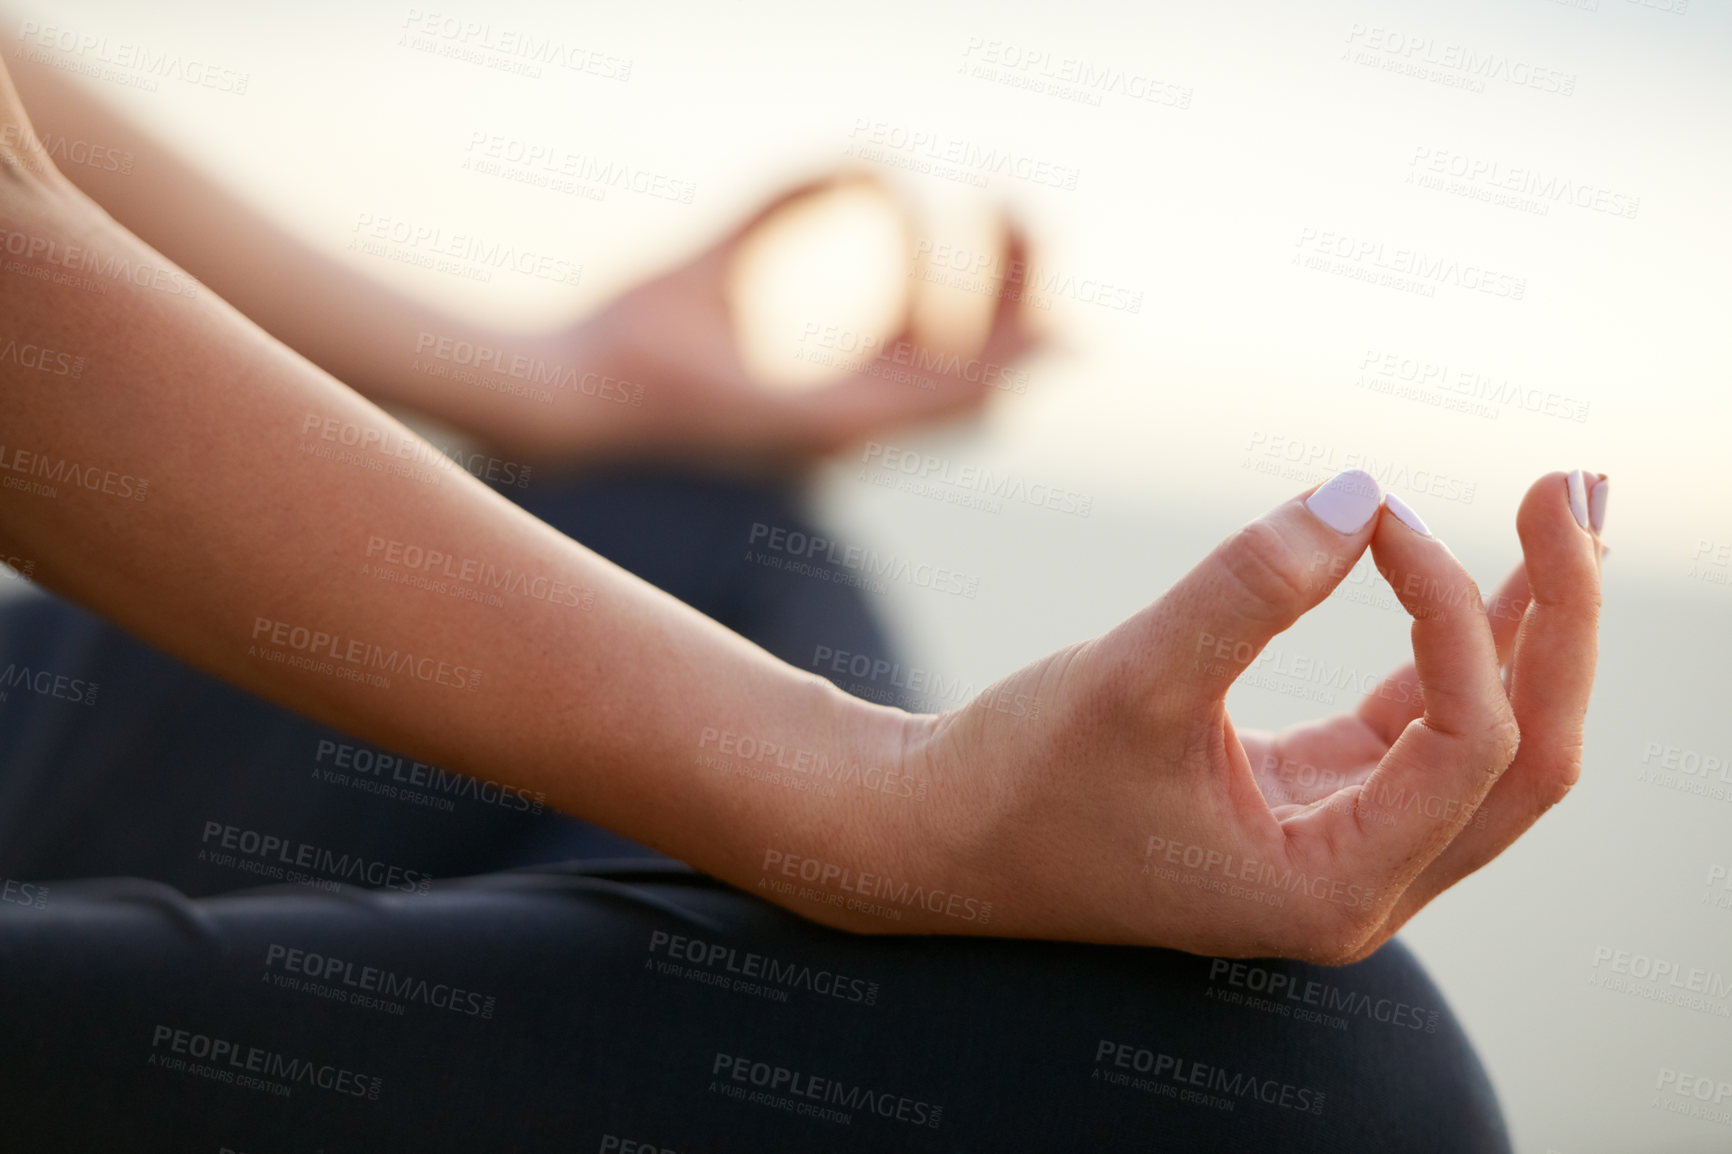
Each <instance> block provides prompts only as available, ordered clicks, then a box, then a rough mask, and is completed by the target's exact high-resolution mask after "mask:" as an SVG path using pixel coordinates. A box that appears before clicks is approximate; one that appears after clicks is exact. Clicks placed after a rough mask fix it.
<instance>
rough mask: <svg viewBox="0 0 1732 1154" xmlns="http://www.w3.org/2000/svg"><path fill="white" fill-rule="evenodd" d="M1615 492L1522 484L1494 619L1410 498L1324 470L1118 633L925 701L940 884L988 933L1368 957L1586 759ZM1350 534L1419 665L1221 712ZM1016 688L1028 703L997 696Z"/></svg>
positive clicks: (1576, 481)
mask: <svg viewBox="0 0 1732 1154" xmlns="http://www.w3.org/2000/svg"><path fill="white" fill-rule="evenodd" d="M1608 489H1609V486H1608V485H1607V483H1606V482H1605V480H1604V478H1602V477H1599V475H1598V474H1593V473H1589V474H1586V475H1585V476H1580V475H1573V476H1572V478H1566V477H1565V475H1564V474H1562V473H1554V474H1551V475H1548V476H1546V477H1542V478H1541V479H1540V480H1539V481H1537V482H1536V483H1535V484H1534V486H1533V487H1532V488H1531V489H1530V490H1529V491H1528V494H1527V496H1526V499H1525V500H1524V501H1523V502H1522V506H1521V509H1520V512H1519V514H1518V515H1517V519H1516V528H1517V531H1518V533H1519V535H1520V538H1521V543H1522V550H1523V556H1524V565H1523V566H1522V567H1520V568H1518V569H1517V571H1516V573H1515V575H1514V576H1513V577H1512V578H1511V579H1510V581H1509V582H1508V583H1507V584H1506V586H1505V588H1504V590H1503V592H1502V593H1501V594H1500V595H1499V596H1498V597H1497V598H1496V599H1495V600H1494V602H1493V605H1492V608H1491V611H1490V612H1489V614H1488V611H1487V608H1486V607H1485V606H1484V604H1483V603H1482V601H1481V598H1480V596H1479V591H1478V589H1477V587H1476V586H1475V585H1474V583H1473V580H1472V579H1471V578H1470V577H1469V576H1468V575H1467V573H1466V571H1465V570H1464V569H1463V568H1462V566H1461V564H1460V562H1458V561H1457V560H1456V558H1455V556H1454V555H1453V554H1452V553H1451V552H1450V551H1449V549H1448V548H1447V547H1446V546H1445V545H1444V544H1443V543H1442V542H1441V541H1439V540H1437V539H1436V538H1435V537H1433V536H1431V535H1429V533H1427V532H1424V531H1421V530H1418V529H1415V528H1413V527H1410V525H1409V523H1408V522H1407V521H1406V520H1404V517H1406V518H1411V519H1412V520H1413V521H1414V522H1416V523H1417V522H1418V518H1417V516H1416V515H1414V514H1412V512H1411V510H1408V509H1407V508H1406V506H1404V505H1402V504H1401V502H1399V501H1398V500H1396V499H1395V498H1389V503H1388V504H1383V503H1380V493H1379V491H1378V487H1377V485H1376V482H1375V481H1373V480H1372V478H1371V477H1370V476H1369V475H1367V474H1365V473H1361V472H1357V471H1354V472H1348V473H1343V474H1341V475H1340V476H1338V477H1336V478H1334V479H1333V480H1331V481H1330V482H1329V483H1327V484H1326V485H1324V486H1321V487H1320V488H1319V489H1318V490H1316V491H1314V493H1312V494H1311V495H1309V497H1308V498H1294V499H1293V500H1291V501H1289V502H1287V503H1286V504H1284V505H1282V506H1281V507H1279V508H1278V509H1276V510H1274V511H1273V512H1272V513H1270V514H1268V515H1267V516H1265V517H1263V518H1261V519H1260V520H1258V521H1255V522H1253V523H1252V524H1250V525H1248V526H1246V527H1245V528H1244V529H1242V530H1241V531H1239V532H1238V533H1237V534H1235V535H1234V536H1232V537H1231V538H1229V539H1228V540H1227V541H1225V542H1224V543H1223V544H1222V545H1220V546H1219V547H1218V548H1217V549H1215V551H1214V552H1213V553H1212V554H1210V556H1209V557H1207V558H1206V559H1205V560H1204V561H1203V562H1202V564H1200V565H1199V566H1197V568H1195V569H1194V570H1192V571H1191V572H1190V573H1189V574H1188V575H1186V576H1185V577H1184V578H1183V579H1182V580H1180V581H1179V582H1178V583H1177V584H1176V585H1175V586H1173V588H1172V589H1170V590H1169V591H1168V592H1167V593H1166V594H1165V595H1164V596H1162V597H1161V598H1160V599H1159V600H1158V601H1156V602H1155V603H1154V604H1152V605H1151V606H1149V607H1148V608H1147V609H1145V610H1143V611H1142V612H1141V613H1138V614H1137V615H1136V616H1134V617H1132V618H1131V619H1129V620H1128V621H1126V622H1124V623H1123V624H1121V625H1120V626H1118V627H1117V628H1115V629H1113V630H1112V631H1110V632H1108V633H1106V634H1104V635H1103V636H1101V637H1098V638H1096V639H1094V640H1092V641H1089V642H1086V643H1083V644H1080V645H1076V646H1073V647H1072V648H1070V649H1067V650H1064V651H1062V652H1060V653H1057V654H1055V655H1053V656H1052V657H1049V658H1047V659H1045V660H1043V661H1040V662H1037V663H1035V664H1034V665H1031V666H1029V667H1028V668H1026V669H1024V670H1022V671H1021V672H1019V673H1017V674H1015V675H1013V676H1012V677H1011V678H1009V679H1007V680H1006V681H1004V682H1001V683H999V684H998V685H997V686H994V687H993V688H991V689H989V690H987V692H985V693H983V694H982V695H981V696H980V697H979V698H978V699H977V700H976V701H975V702H973V703H971V704H970V705H968V706H967V707H965V708H963V709H960V710H957V711H954V712H952V713H949V714H944V715H940V716H938V717H935V718H931V719H921V721H922V722H923V723H924V725H925V732H924V733H922V734H921V735H920V737H919V739H918V741H917V742H916V748H917V749H918V751H919V752H918V753H917V755H916V762H915V764H916V765H917V766H918V767H919V768H920V769H924V771H925V772H926V773H928V774H929V775H930V776H931V777H932V779H933V781H934V784H935V786H936V790H935V793H936V796H938V797H940V798H944V799H947V800H946V802H945V808H944V810H943V811H942V812H941V813H939V814H938V815H937V821H936V822H935V823H934V826H933V828H932V829H931V830H928V831H923V832H922V834H921V837H922V838H929V839H936V840H941V841H942V847H941V848H940V849H938V850H936V851H935V852H937V853H938V854H939V855H940V858H941V860H942V861H943V862H944V863H946V866H945V868H947V869H948V870H949V871H950V875H951V877H950V888H952V889H953V890H956V891H958V892H964V893H974V894H980V895H984V896H990V897H992V899H993V900H994V910H993V916H992V925H991V932H994V933H1000V934H1005V935H1007V936H1019V937H1024V936H1026V937H1054V938H1071V939H1080V940H1086V941H1099V942H1123V943H1136V944H1144V945H1160V946H1167V947H1172V948H1176V949H1182V950H1189V951H1192V952H1196V953H1206V954H1214V955H1223V956H1238V957H1254V956H1283V957H1293V958H1300V959H1304V960H1308V961H1315V962H1321V963H1328V964H1341V963H1346V962H1350V961H1355V960H1358V959H1360V958H1363V957H1365V956H1366V955H1368V954H1370V953H1371V952H1372V951H1374V950H1375V949H1376V948H1377V947H1378V946H1379V945H1381V944H1382V943H1383V942H1384V941H1386V940H1387V939H1388V938H1389V937H1390V936H1391V935H1392V934H1394V933H1395V931H1396V930H1397V929H1398V928H1399V927H1400V926H1401V925H1402V924H1403V923H1404V922H1405V921H1406V920H1407V919H1408V918H1410V917H1412V916H1413V914H1414V913H1416V912H1417V911H1418V910H1419V909H1420V908H1421V907H1422V906H1424V905H1425V904H1426V903H1427V902H1428V901H1430V900H1431V899H1432V898H1433V897H1435V896H1436V895H1437V894H1439V893H1441V892H1442V891H1443V890H1445V889H1447V888H1448V887H1449V886H1451V885H1453V884H1454V883H1455V882H1457V881H1459V880H1460V879H1461V878H1463V877H1465V876H1466V875H1467V874H1469V873H1471V872H1473V871H1474V870H1476V869H1478V868H1479V867H1480V866H1482V865H1484V864H1485V863H1486V862H1488V861H1490V860H1491V859H1492V858H1494V857H1496V856H1497V855H1498V854H1499V853H1500V852H1502V850H1503V849H1504V847H1506V846H1508V845H1509V844H1510V843H1511V842H1513V841H1514V840H1515V839H1516V838H1517V837H1518V836H1520V835H1521V834H1522V833H1523V832H1524V831H1525V830H1526V829H1527V828H1528V827H1529V826H1530V825H1532V824H1533V822H1534V821H1535V820H1537V819H1538V817H1539V816H1540V814H1541V813H1543V812H1544V811H1545V810H1546V809H1548V808H1549V807H1550V806H1551V805H1553V804H1554V803H1556V802H1557V801H1558V800H1559V799H1560V798H1562V797H1563V795H1564V794H1565V793H1566V792H1567V791H1568V790H1569V788H1570V786H1571V785H1572V784H1573V783H1574V782H1575V780H1576V778H1577V776H1578V775H1579V774H1580V772H1581V758H1582V727H1583V721H1584V717H1585V714H1586V711H1587V705H1588V694H1589V690H1590V688H1591V687H1592V684H1593V676H1594V662H1595V656H1596V652H1597V629H1598V611H1599V603H1600V581H1599V578H1600V573H1599V565H1600V557H1601V549H1600V545H1599V540H1598V533H1597V526H1598V525H1599V524H1600V523H1601V522H1602V519H1603V516H1604V508H1605V497H1606V492H1607V490H1608ZM1590 508H1591V509H1592V511H1593V513H1592V515H1591V516H1590V514H1589V510H1590ZM1573 509H1579V510H1580V519H1581V521H1583V522H1586V524H1582V523H1578V517H1577V516H1576V515H1575V513H1574V512H1573ZM1398 510H1399V512H1397V511H1398ZM1367 547H1369V548H1370V549H1371V552H1372V556H1373V557H1374V558H1375V560H1376V564H1377V567H1378V569H1379V571H1380V572H1381V573H1382V574H1383V576H1384V578H1385V579H1386V580H1387V581H1388V582H1389V584H1390V586H1391V588H1392V589H1393V590H1394V591H1395V593H1396V595H1397V596H1398V597H1399V598H1400V600H1401V603H1402V604H1403V606H1404V607H1405V608H1406V609H1407V611H1408V613H1409V614H1410V615H1411V616H1412V617H1413V653H1414V660H1413V663H1412V664H1410V665H1408V666H1406V667H1405V668H1403V669H1401V670H1398V671H1397V672H1395V673H1394V674H1392V675H1391V676H1389V677H1388V678H1386V679H1385V680H1384V681H1383V682H1381V683H1380V684H1379V685H1378V686H1377V687H1376V688H1375V689H1373V690H1372V691H1371V693H1370V694H1369V695H1368V696H1367V697H1366V698H1365V700H1364V702H1363V703H1362V704H1361V705H1360V706H1359V708H1358V709H1357V710H1356V711H1355V712H1353V713H1351V714H1347V715H1344V716H1340V717H1335V718H1333V719H1330V720H1328V721H1323V722H1319V723H1315V724H1309V725H1303V726H1298V727H1295V728H1293V729H1289V730H1287V731H1285V732H1283V733H1280V734H1277V735H1258V734H1252V733H1245V734H1242V735H1241V734H1240V733H1238V732H1237V731H1236V729H1235V727H1234V725H1233V722H1232V720H1231V719H1230V718H1229V717H1228V715H1227V710H1226V706H1225V704H1224V701H1225V697H1226V694H1227V690H1228V687H1229V686H1230V685H1231V684H1232V682H1233V680H1234V678H1235V677H1237V676H1238V675H1239V674H1240V673H1241V672H1242V671H1243V670H1245V669H1246V668H1247V667H1248V666H1249V665H1250V663H1251V662H1252V660H1253V659H1254V658H1255V657H1256V655H1257V654H1258V653H1259V652H1261V651H1262V649H1263V648H1264V646H1265V645H1267V644H1268V643H1269V641H1270V640H1271V639H1272V638H1273V637H1275V635H1276V634H1278V633H1280V632H1282V631H1283V630H1285V629H1287V628H1288V627H1289V626H1291V625H1292V624H1293V623H1294V622H1295V621H1297V620H1298V619H1299V617H1300V616H1301V615H1302V614H1304V613H1305V612H1307V611H1308V610H1310V609H1312V608H1313V607H1315V606H1316V605H1317V604H1319V603H1320V602H1321V601H1322V600H1323V599H1324V598H1325V597H1326V596H1327V595H1328V594H1329V592H1330V591H1331V590H1332V589H1333V588H1334V587H1335V586H1336V585H1337V584H1339V582H1340V581H1341V579H1342V578H1343V577H1344V576H1345V575H1346V573H1347V572H1348V570H1350V569H1351V568H1352V567H1353V565H1354V563H1355V562H1356V561H1357V559H1358V558H1359V557H1360V556H1361V555H1362V554H1363V552H1364V551H1365V549H1366V548H1367ZM1504 664H1507V665H1508V667H1509V673H1508V680H1507V684H1506V681H1505V679H1504V677H1503V676H1502V675H1501V674H1500V666H1502V665H1504ZM1030 698H1032V699H1034V700H1035V701H1037V702H1038V703H1039V708H1038V713H1037V715H1036V716H1035V717H1034V718H1030V717H1028V716H1016V715H1013V714H1012V713H1011V712H1010V711H1006V710H1002V709H1001V708H1000V705H1001V703H1003V702H1005V701H1017V700H1020V701H1026V700H1028V699H1030ZM1025 712H1026V711H1024V710H1020V709H1019V710H1017V711H1016V713H1025ZM916 772H919V769H917V770H916Z"/></svg>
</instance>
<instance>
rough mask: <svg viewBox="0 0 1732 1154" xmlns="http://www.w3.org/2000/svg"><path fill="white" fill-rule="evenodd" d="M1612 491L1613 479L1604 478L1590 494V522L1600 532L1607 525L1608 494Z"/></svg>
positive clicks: (1595, 530)
mask: <svg viewBox="0 0 1732 1154" xmlns="http://www.w3.org/2000/svg"><path fill="white" fill-rule="evenodd" d="M1611 491H1612V479H1611V478H1610V477H1605V478H1603V479H1602V480H1601V481H1600V483H1599V484H1597V485H1595V486H1594V491H1593V492H1592V493H1589V494H1588V524H1590V525H1592V526H1593V527H1594V532H1596V533H1598V532H1599V531H1600V530H1601V529H1604V528H1605V527H1606V496H1607V495H1608V494H1609V493H1610V492H1611Z"/></svg>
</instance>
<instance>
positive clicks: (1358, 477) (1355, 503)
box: [1305, 469, 1383, 533]
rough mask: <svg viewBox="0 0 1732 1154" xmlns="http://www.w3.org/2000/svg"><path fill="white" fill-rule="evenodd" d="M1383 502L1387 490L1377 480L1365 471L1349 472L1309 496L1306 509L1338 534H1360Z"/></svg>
mask: <svg viewBox="0 0 1732 1154" xmlns="http://www.w3.org/2000/svg"><path fill="white" fill-rule="evenodd" d="M1382 501H1383V490H1382V489H1380V488H1378V485H1377V480H1376V478H1374V477H1373V476H1372V475H1371V474H1370V473H1367V472H1366V471H1365V470H1364V469H1348V470H1346V471H1345V472H1340V473H1337V474H1335V475H1334V476H1333V477H1331V478H1329V480H1328V481H1326V482H1324V484H1323V486H1322V487H1321V488H1319V489H1318V490H1317V491H1316V492H1315V493H1313V494H1311V496H1309V497H1307V498H1306V499H1305V507H1306V508H1307V509H1309V510H1311V511H1312V512H1313V513H1315V514H1317V519H1318V520H1320V521H1322V522H1323V523H1324V524H1325V525H1327V526H1329V527H1330V528H1331V529H1333V530H1335V531H1336V532H1337V533H1357V532H1359V530H1361V529H1363V528H1365V525H1366V523H1367V522H1368V521H1370V520H1371V518H1372V515H1373V514H1375V513H1376V512H1377V506H1378V505H1379V504H1381V503H1382Z"/></svg>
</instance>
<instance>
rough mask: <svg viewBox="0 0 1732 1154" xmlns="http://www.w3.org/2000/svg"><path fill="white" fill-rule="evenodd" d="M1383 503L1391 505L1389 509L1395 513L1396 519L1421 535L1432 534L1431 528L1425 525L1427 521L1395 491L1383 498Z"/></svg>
mask: <svg viewBox="0 0 1732 1154" xmlns="http://www.w3.org/2000/svg"><path fill="white" fill-rule="evenodd" d="M1383 503H1384V504H1385V505H1388V506H1389V511H1390V512H1391V513H1394V514H1395V519H1396V520H1397V521H1400V522H1401V523H1402V524H1403V525H1406V526H1407V527H1408V528H1409V529H1412V530H1413V531H1414V532H1415V533H1418V534H1419V535H1420V536H1421V537H1429V536H1431V530H1430V529H1427V528H1426V527H1425V522H1424V521H1422V520H1420V517H1419V514H1418V513H1415V512H1414V511H1413V510H1412V509H1411V508H1410V507H1409V506H1408V504H1407V502H1406V501H1403V500H1402V499H1401V498H1400V497H1397V496H1396V495H1395V494H1394V493H1389V494H1387V495H1386V496H1385V497H1384V498H1383Z"/></svg>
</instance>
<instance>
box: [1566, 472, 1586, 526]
mask: <svg viewBox="0 0 1732 1154" xmlns="http://www.w3.org/2000/svg"><path fill="white" fill-rule="evenodd" d="M1569 486H1570V512H1572V513H1574V514H1575V515H1576V524H1578V525H1580V526H1581V527H1582V528H1584V529H1586V528H1587V527H1588V485H1587V481H1586V480H1585V479H1584V478H1583V476H1582V471H1581V470H1580V469H1577V470H1576V471H1575V472H1573V473H1571V474H1570V477H1569Z"/></svg>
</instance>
